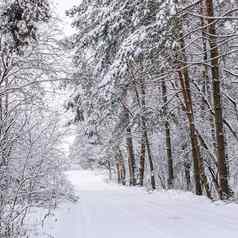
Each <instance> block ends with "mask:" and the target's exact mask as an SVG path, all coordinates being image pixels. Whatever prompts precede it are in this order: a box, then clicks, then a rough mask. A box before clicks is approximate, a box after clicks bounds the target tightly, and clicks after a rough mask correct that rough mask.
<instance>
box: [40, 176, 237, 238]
mask: <svg viewBox="0 0 238 238" xmlns="http://www.w3.org/2000/svg"><path fill="white" fill-rule="evenodd" d="M67 176H68V178H69V180H70V181H71V182H72V184H73V185H74V186H75V189H76V190H77V192H78V193H79V196H80V199H79V201H78V202H77V203H75V204H70V203H68V204H64V205H62V206H61V207H60V208H58V209H57V211H56V214H55V217H54V218H50V219H49V221H48V222H46V225H45V226H44V230H43V232H44V233H45V236H43V235H42V234H41V235H39V236H37V237H40V238H43V237H55V238H129V237H130V238H153V237H156V238H160V237H163V238H191V237H193V238H196V237H198V238H201V237H203V238H206V237H211V238H212V237H216V238H219V237H222V238H224V237H229V238H237V237H238V205H236V204H232V203H230V204H225V203H222V202H215V203H212V202H210V201H209V200H207V199H206V198H204V197H197V196H194V195H192V194H191V193H185V192H179V191H169V192H168V191H167V192H166V191H164V192H163V191H158V192H153V193H148V192H146V191H145V190H143V189H140V188H127V187H122V186H118V185H116V184H108V183H105V181H104V179H103V177H102V176H99V175H96V174H95V172H92V171H70V172H68V173H67Z"/></svg>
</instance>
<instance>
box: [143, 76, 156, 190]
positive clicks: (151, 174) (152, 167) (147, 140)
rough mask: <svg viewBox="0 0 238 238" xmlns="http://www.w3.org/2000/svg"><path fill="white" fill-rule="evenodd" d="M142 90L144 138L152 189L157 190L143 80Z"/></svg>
mask: <svg viewBox="0 0 238 238" xmlns="http://www.w3.org/2000/svg"><path fill="white" fill-rule="evenodd" d="M140 89H141V107H142V112H143V115H142V117H141V123H142V130H143V137H144V139H145V145H146V148H147V155H148V160H149V166H150V177H151V187H152V189H155V188H156V185H155V173H154V164H153V159H152V153H151V149H150V143H149V138H148V133H147V128H146V123H145V117H144V114H145V107H146V102H145V95H146V93H145V87H144V81H143V79H141V80H140Z"/></svg>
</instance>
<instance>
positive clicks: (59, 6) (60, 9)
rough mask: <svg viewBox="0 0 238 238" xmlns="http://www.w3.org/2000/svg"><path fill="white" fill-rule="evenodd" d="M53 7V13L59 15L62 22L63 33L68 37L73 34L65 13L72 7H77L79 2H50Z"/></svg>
mask: <svg viewBox="0 0 238 238" xmlns="http://www.w3.org/2000/svg"><path fill="white" fill-rule="evenodd" d="M51 1H52V2H53V4H54V5H55V7H56V8H55V11H56V12H57V14H58V15H59V17H60V19H61V20H62V21H63V22H64V28H63V30H64V32H65V34H67V35H69V34H71V33H73V29H72V28H71V26H70V21H71V19H70V18H68V17H66V16H65V11H66V10H68V9H70V8H71V7H73V6H74V5H76V6H77V5H79V3H80V0H51Z"/></svg>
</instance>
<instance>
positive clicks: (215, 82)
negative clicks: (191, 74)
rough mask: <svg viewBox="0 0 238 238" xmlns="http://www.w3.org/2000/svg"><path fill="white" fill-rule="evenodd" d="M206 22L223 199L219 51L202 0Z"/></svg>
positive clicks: (211, 13) (225, 178)
mask: <svg viewBox="0 0 238 238" xmlns="http://www.w3.org/2000/svg"><path fill="white" fill-rule="evenodd" d="M204 1H205V6H206V12H207V17H208V19H207V21H208V33H209V34H208V40H209V45H210V57H211V65H212V70H211V71H212V86H213V107H214V112H215V130H216V144H217V158H218V173H219V184H220V189H221V192H220V198H221V199H224V198H227V197H229V196H231V191H230V188H229V184H228V171H227V164H226V156H225V136H224V128H223V110H222V102H221V88H220V87H221V86H220V83H221V82H220V72H219V55H220V54H219V49H218V46H217V42H216V25H215V18H214V7H213V1H212V0H204Z"/></svg>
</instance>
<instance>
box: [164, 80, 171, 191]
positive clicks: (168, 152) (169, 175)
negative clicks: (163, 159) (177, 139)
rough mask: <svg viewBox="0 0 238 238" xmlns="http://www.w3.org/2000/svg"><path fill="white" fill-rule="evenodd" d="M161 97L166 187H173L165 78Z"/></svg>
mask: <svg viewBox="0 0 238 238" xmlns="http://www.w3.org/2000/svg"><path fill="white" fill-rule="evenodd" d="M162 97H163V103H164V105H163V113H164V117H165V118H166V121H165V140H166V143H165V144H166V153H167V164H168V188H173V180H174V171H173V158H172V146H171V135H170V125H169V121H168V117H167V116H168V115H167V113H168V105H167V103H168V100H167V87H166V82H165V80H163V81H162Z"/></svg>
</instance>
